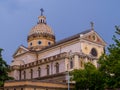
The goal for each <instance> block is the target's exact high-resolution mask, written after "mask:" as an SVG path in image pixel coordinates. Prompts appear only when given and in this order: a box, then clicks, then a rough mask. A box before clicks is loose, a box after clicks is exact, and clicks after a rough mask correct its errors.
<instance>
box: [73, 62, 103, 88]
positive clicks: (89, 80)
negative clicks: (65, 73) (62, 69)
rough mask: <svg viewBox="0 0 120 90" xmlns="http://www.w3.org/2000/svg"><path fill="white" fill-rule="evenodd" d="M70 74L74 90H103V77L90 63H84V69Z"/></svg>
mask: <svg viewBox="0 0 120 90" xmlns="http://www.w3.org/2000/svg"><path fill="white" fill-rule="evenodd" d="M71 74H72V75H73V78H72V80H74V81H75V82H76V84H75V88H76V90H86V89H89V90H103V88H104V76H103V74H102V73H101V72H100V71H99V70H98V69H97V68H96V67H95V66H94V65H93V64H92V63H86V64H85V65H84V69H79V70H78V69H76V70H74V71H73V72H71Z"/></svg>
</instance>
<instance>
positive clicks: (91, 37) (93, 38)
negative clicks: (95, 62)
mask: <svg viewBox="0 0 120 90" xmlns="http://www.w3.org/2000/svg"><path fill="white" fill-rule="evenodd" d="M82 39H84V40H87V41H90V42H94V43H98V44H101V45H104V46H105V45H106V42H105V41H104V40H103V39H102V38H101V37H100V35H99V34H98V33H97V32H95V31H91V32H89V33H86V34H84V36H83V37H82Z"/></svg>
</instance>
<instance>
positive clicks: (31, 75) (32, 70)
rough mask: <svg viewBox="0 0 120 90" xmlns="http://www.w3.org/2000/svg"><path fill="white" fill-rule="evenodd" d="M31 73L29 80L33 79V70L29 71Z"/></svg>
mask: <svg viewBox="0 0 120 90" xmlns="http://www.w3.org/2000/svg"><path fill="white" fill-rule="evenodd" d="M30 72H31V79H32V78H33V69H30Z"/></svg>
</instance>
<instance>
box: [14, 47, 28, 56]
mask: <svg viewBox="0 0 120 90" xmlns="http://www.w3.org/2000/svg"><path fill="white" fill-rule="evenodd" d="M28 51H29V50H28V49H27V48H26V47H24V46H22V45H21V46H19V47H18V49H17V50H16V52H15V53H14V54H13V57H14V56H18V55H21V54H23V53H26V52H28Z"/></svg>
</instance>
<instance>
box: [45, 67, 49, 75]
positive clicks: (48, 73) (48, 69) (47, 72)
mask: <svg viewBox="0 0 120 90" xmlns="http://www.w3.org/2000/svg"><path fill="white" fill-rule="evenodd" d="M46 69H47V75H49V74H50V71H49V70H50V67H49V65H47V67H46Z"/></svg>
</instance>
